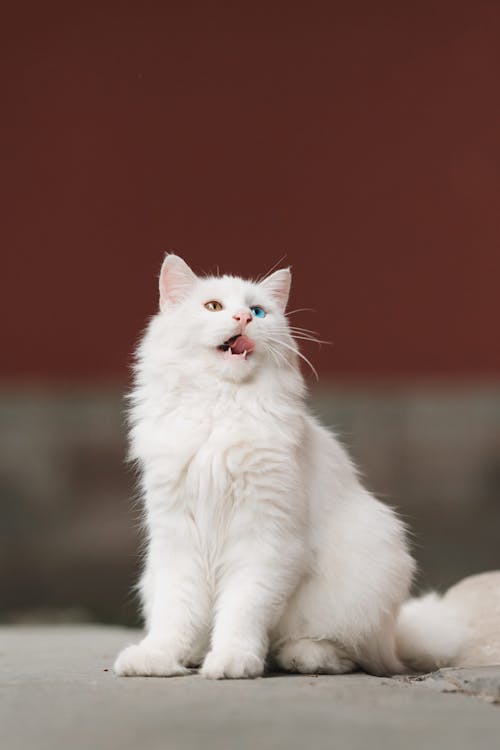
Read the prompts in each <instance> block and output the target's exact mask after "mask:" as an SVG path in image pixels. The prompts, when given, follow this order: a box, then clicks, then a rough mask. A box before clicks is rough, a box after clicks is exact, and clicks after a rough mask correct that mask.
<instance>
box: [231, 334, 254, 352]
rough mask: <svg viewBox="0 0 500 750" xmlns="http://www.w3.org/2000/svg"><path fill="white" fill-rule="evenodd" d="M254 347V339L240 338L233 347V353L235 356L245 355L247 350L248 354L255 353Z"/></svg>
mask: <svg viewBox="0 0 500 750" xmlns="http://www.w3.org/2000/svg"><path fill="white" fill-rule="evenodd" d="M254 346H255V344H254V343H253V341H252V339H249V338H248V336H238V338H237V339H236V341H235V342H234V344H233V345H232V346H231V351H232V353H233V354H243V352H244V351H245V350H246V351H247V352H253V350H254Z"/></svg>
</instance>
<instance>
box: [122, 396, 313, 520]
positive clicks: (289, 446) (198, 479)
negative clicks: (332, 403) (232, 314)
mask: <svg viewBox="0 0 500 750" xmlns="http://www.w3.org/2000/svg"><path fill="white" fill-rule="evenodd" d="M238 396H239V397H232V398H227V397H225V398H222V397H221V398H213V397H210V395H207V397H206V398H199V397H198V398H196V399H189V398H183V399H180V400H179V401H177V402H171V403H170V404H168V406H167V408H165V409H164V410H163V413H162V414H160V415H158V413H157V414H156V415H155V416H153V415H150V416H149V417H147V418H144V419H143V420H141V421H139V422H138V423H137V425H136V428H135V430H134V438H133V447H134V452H135V455H136V456H137V457H138V458H140V460H141V462H143V463H144V464H145V465H146V466H147V468H148V477H149V481H151V482H152V483H154V484H155V485H156V486H157V487H161V488H162V492H161V495H162V498H163V500H162V505H163V507H164V509H165V510H166V509H168V508H169V507H172V508H173V507H174V506H175V507H176V508H177V509H179V508H180V507H185V508H187V509H189V511H190V512H191V513H193V514H194V515H195V516H197V517H199V516H207V515H210V514H212V515H214V514H215V515H217V516H218V515H219V514H220V513H221V512H225V511H230V510H231V509H234V507H235V506H236V505H238V504H244V503H245V502H247V503H248V502H255V501H256V496H257V495H259V493H260V494H262V493H261V489H262V481H263V478H264V477H266V476H267V477H271V476H274V477H276V478H278V479H279V478H280V477H281V479H283V480H284V477H285V476H286V475H287V474H288V475H289V474H290V466H291V465H294V464H295V463H296V460H297V450H298V446H299V445H300V440H301V432H302V430H303V419H302V415H301V414H300V413H298V412H297V413H293V414H290V413H288V412H286V413H285V412H284V411H283V410H282V409H281V405H280V403H279V400H277V401H276V400H275V401H274V402H273V401H272V400H270V399H269V400H266V401H262V400H258V399H256V398H252V397H251V396H252V394H248V395H247V396H246V397H245V396H244V395H242V394H238ZM264 494H265V493H264Z"/></svg>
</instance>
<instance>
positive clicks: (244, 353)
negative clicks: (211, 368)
mask: <svg viewBox="0 0 500 750" xmlns="http://www.w3.org/2000/svg"><path fill="white" fill-rule="evenodd" d="M217 348H218V349H220V351H221V352H224V356H225V357H226V359H233V358H234V357H236V358H237V359H246V358H247V357H248V355H249V354H251V353H252V352H253V350H254V348H255V344H254V342H253V341H252V339H250V338H248V336H244V335H240V334H237V335H236V336H231V338H230V339H228V340H227V341H224V343H223V344H221V345H220V346H218V347H217Z"/></svg>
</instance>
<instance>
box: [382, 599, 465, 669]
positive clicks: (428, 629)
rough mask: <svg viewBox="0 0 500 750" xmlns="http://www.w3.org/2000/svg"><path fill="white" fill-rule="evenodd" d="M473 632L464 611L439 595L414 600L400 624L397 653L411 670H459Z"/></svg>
mask: <svg viewBox="0 0 500 750" xmlns="http://www.w3.org/2000/svg"><path fill="white" fill-rule="evenodd" d="M469 635H470V628H469V624H468V620H467V618H466V617H465V616H464V613H463V611H461V610H460V608H458V607H456V606H455V605H454V604H452V603H450V602H448V601H446V599H445V598H443V597H441V596H439V595H438V594H435V593H431V594H426V595H425V596H422V597H420V598H418V599H410V600H409V601H407V602H406V603H405V604H403V606H402V607H401V610H400V612H399V616H398V619H397V622H396V651H397V655H398V658H399V659H400V660H401V661H402V662H403V664H404V665H405V667H406V668H407V669H410V670H413V671H417V672H431V671H433V670H434V669H439V668H440V667H450V666H455V665H457V664H458V663H459V660H460V655H461V653H462V651H463V649H464V647H465V645H466V643H467V641H468V638H469Z"/></svg>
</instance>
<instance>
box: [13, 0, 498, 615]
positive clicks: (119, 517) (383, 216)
mask: <svg viewBox="0 0 500 750" xmlns="http://www.w3.org/2000/svg"><path fill="white" fill-rule="evenodd" d="M3 16H4V17H3V23H2V28H1V31H0V34H1V35H2V37H3V39H2V42H1V49H2V58H3V64H2V71H3V77H4V81H3V84H2V99H3V108H2V109H3V115H2V126H1V127H2V139H1V149H2V164H3V167H2V174H1V187H2V200H1V205H2V209H3V218H2V223H1V232H2V237H3V241H2V246H3V253H2V257H3V262H2V267H3V270H2V275H1V276H2V282H3V284H2V287H3V290H2V294H1V295H0V305H1V306H2V310H1V315H2V329H3V336H2V346H1V349H0V356H1V359H2V367H1V379H0V413H1V420H0V592H1V596H0V620H3V621H24V620H39V621H40V620H49V621H54V620H59V621H60V620H100V621H104V622H122V623H128V624H134V623H137V622H138V618H137V610H136V605H135V602H134V600H133V598H132V597H131V595H130V589H131V585H132V583H133V581H134V579H135V576H136V571H137V566H138V558H137V549H138V544H139V535H138V530H137V518H138V512H137V509H134V507H133V499H134V494H135V489H134V476H133V474H132V473H131V471H130V470H129V469H128V468H127V467H126V466H125V464H124V455H125V449H126V440H125V438H126V436H125V430H124V424H123V410H124V403H123V395H124V393H125V392H126V390H127V388H128V387H129V382H130V362H131V354H132V352H133V349H134V346H135V344H136V342H137V339H138V336H139V334H140V331H141V329H142V328H143V326H144V324H145V321H146V320H147V318H148V316H150V315H151V314H153V313H154V312H155V311H156V309H157V274H158V271H159V267H160V264H161V261H162V258H163V254H164V252H165V250H168V249H175V250H176V251H177V252H178V253H180V254H182V255H183V256H184V258H185V259H186V260H187V261H188V262H189V263H190V264H191V265H192V267H193V268H194V269H195V270H196V271H215V270H216V269H217V268H220V269H221V271H222V272H224V271H226V272H231V273H234V274H240V275H252V276H255V275H257V274H260V273H263V272H265V271H266V270H268V269H269V268H270V267H271V266H273V265H274V264H275V263H276V262H278V261H280V259H282V260H281V263H282V264H283V265H285V264H286V265H289V264H291V265H292V267H293V272H294V288H293V293H292V300H291V308H292V309H297V308H312V310H304V311H301V312H297V313H296V314H294V322H295V323H296V324H297V325H301V326H305V327H307V328H311V329H313V330H315V331H317V332H318V333H319V335H320V338H324V339H327V340H329V341H331V342H332V345H331V346H323V347H322V348H320V349H318V348H317V347H315V346H311V347H307V348H306V349H305V350H304V351H305V353H306V354H307V356H309V357H310V358H311V360H312V361H313V363H314V364H315V366H316V368H317V369H318V371H319V373H320V381H319V384H315V382H314V380H313V379H312V378H311V377H310V375H309V374H307V378H308V382H309V383H310V394H311V402H312V406H313V408H314V409H315V411H316V412H317V413H319V414H320V415H321V416H322V418H323V419H324V421H325V422H326V423H327V424H328V425H330V426H332V427H333V428H334V429H336V431H337V432H338V434H339V435H340V436H341V437H342V439H343V441H344V443H345V444H346V445H347V446H348V447H349V449H350V450H351V452H352V453H353V455H354V456H355V458H356V460H357V461H358V463H359V465H360V467H361V469H362V472H363V474H364V476H365V480H366V483H367V484H368V486H369V487H370V488H371V489H372V490H373V491H374V492H376V493H377V494H378V495H379V496H380V497H381V498H383V499H385V500H386V501H387V502H389V503H391V504H393V505H394V506H396V507H397V508H399V510H400V512H401V513H402V514H403V516H404V518H405V519H406V520H407V522H408V523H409V524H410V525H411V527H412V530H413V537H412V538H413V548H414V553H415V554H416V556H417V558H418V560H419V563H420V567H421V573H420V577H419V581H418V586H419V587H420V588H425V587H427V586H429V585H435V586H438V587H445V586H447V585H449V584H451V583H452V582H453V581H455V580H456V579H458V578H460V577H461V576H464V575H466V574H469V573H474V572H478V571H481V570H484V569H487V568H495V567H500V544H499V529H500V341H499V313H500V296H499V274H500V226H499V215H500V213H499V209H500V135H499V134H500V97H499V96H498V82H499V76H500V53H499V44H498V40H499V38H500V4H499V3H498V2H481V1H478V2H474V3H462V2H459V1H457V0H455V2H439V0H438V2H425V0H424V1H423V2H418V3H403V4H401V2H384V0H381V1H380V2H377V3H373V2H367V1H363V0H360V1H359V2H351V3H342V2H336V0H331V1H330V2H314V0H313V1H312V2H308V3H290V2H276V1H275V0H271V1H270V2H267V3H255V2H252V3H250V2H233V3H229V2H221V1H220V0H213V2H210V3H207V2H198V1H193V2H190V1H189V0H183V1H182V2H172V1H170V2H148V1H147V0H146V1H144V2H142V3H123V2H122V3H110V2H107V1H106V0H104V2H99V3H93V2H86V3H76V4H74V3H67V2H65V3H63V2H50V0H49V2H47V3H35V2H32V1H31V0H28V1H27V2H26V3H23V4H10V7H9V8H8V9H4V13H3Z"/></svg>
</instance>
